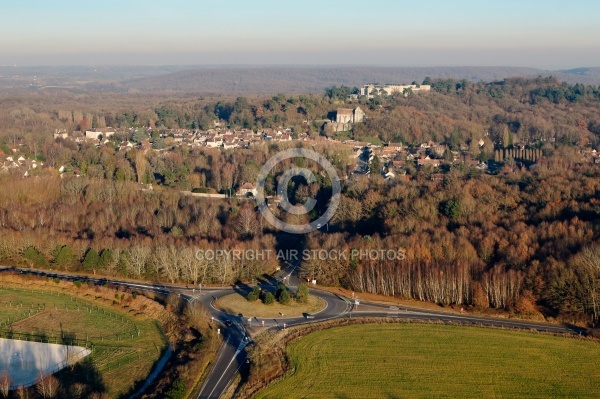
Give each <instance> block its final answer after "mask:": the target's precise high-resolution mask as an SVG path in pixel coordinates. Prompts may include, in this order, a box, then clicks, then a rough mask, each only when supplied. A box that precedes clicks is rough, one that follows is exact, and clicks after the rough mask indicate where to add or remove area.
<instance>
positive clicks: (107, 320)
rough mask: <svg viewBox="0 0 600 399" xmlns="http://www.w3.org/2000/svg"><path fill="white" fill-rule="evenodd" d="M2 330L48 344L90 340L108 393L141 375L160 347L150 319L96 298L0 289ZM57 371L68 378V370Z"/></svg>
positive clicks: (158, 334)
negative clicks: (138, 316) (106, 303)
mask: <svg viewBox="0 0 600 399" xmlns="http://www.w3.org/2000/svg"><path fill="white" fill-rule="evenodd" d="M8 331H12V333H13V334H14V333H16V334H15V336H16V335H18V336H19V337H21V338H24V334H26V335H28V336H29V337H30V338H29V339H34V340H40V337H42V338H41V339H43V340H44V341H45V342H51V343H54V342H56V343H61V342H62V343H70V340H71V339H74V340H75V342H74V344H76V345H77V344H79V345H82V344H84V342H82V341H90V342H91V343H93V345H94V351H93V352H92V354H91V355H90V356H89V361H90V362H91V367H93V368H94V369H95V370H96V371H97V372H99V373H100V375H101V377H102V383H103V385H104V386H105V387H106V389H107V390H108V392H109V394H110V395H111V397H118V396H119V395H121V394H123V393H125V392H127V391H128V390H129V389H130V388H131V386H132V385H133V383H134V382H135V381H138V380H143V379H145V377H146V376H147V375H148V374H149V373H150V370H151V368H152V365H153V364H154V362H155V361H156V360H157V359H158V358H159V356H160V351H161V349H162V348H164V347H165V345H166V342H165V338H164V336H163V334H162V332H161V330H160V328H159V326H158V325H157V324H156V322H155V321H154V320H150V319H145V318H135V319H134V318H133V317H131V316H130V315H127V314H125V313H124V312H120V311H118V310H116V309H114V308H111V307H110V306H107V305H105V304H103V303H101V302H98V301H86V300H82V299H81V298H76V297H73V296H69V295H65V294H63V293H57V292H52V291H48V290H31V289H14V288H5V287H0V332H3V334H5V335H4V336H5V337H6V334H7V332H8ZM138 331H139V335H138ZM88 371H89V370H88ZM61 373H62V374H64V375H63V377H66V378H67V379H69V378H71V377H72V376H69V373H70V371H66V370H65V371H63V372H61ZM73 377H76V376H73Z"/></svg>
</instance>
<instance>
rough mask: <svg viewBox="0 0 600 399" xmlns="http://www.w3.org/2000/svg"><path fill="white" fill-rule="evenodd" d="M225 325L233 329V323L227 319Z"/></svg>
mask: <svg viewBox="0 0 600 399" xmlns="http://www.w3.org/2000/svg"><path fill="white" fill-rule="evenodd" d="M225 325H226V326H227V327H231V326H232V325H233V323H232V322H231V320H229V319H227V320H225Z"/></svg>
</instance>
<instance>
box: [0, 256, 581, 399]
mask: <svg viewBox="0 0 600 399" xmlns="http://www.w3.org/2000/svg"><path fill="white" fill-rule="evenodd" d="M2 270H13V271H17V272H21V273H27V274H36V275H43V276H48V277H52V278H53V277H58V278H61V279H67V280H90V281H93V282H94V283H98V284H106V283H111V284H114V285H120V286H124V287H129V288H131V289H136V290H142V291H150V292H156V293H162V294H169V293H177V294H179V295H180V296H181V297H182V298H183V299H185V300H186V301H188V302H193V301H199V302H200V303H202V304H203V305H204V306H205V307H206V309H208V311H209V313H210V315H211V317H212V318H213V321H212V322H213V323H215V325H216V326H218V327H217V328H220V331H221V335H222V339H223V344H222V345H221V349H220V350H219V353H218V354H217V358H216V361H215V362H214V363H213V366H212V367H213V368H212V370H211V372H210V373H209V375H208V377H207V379H206V381H205V383H204V385H203V387H202V389H201V391H200V394H199V395H198V398H199V399H213V398H219V397H220V396H221V395H222V393H223V392H224V391H225V389H226V388H227V386H228V385H229V384H230V382H231V380H232V379H233V378H234V377H235V376H236V375H237V373H238V371H239V369H240V368H241V367H242V366H243V365H244V363H245V362H246V359H247V353H246V349H245V348H246V345H248V344H249V342H250V341H249V338H248V336H247V334H246V327H247V326H254V327H256V326H258V327H261V326H263V325H264V328H265V329H268V328H283V327H284V323H285V326H286V327H287V326H294V325H299V324H306V323H316V322H321V321H325V320H330V319H335V318H341V317H350V318H352V317H392V318H402V319H412V320H431V321H443V322H455V323H462V324H473V325H482V326H494V327H504V328H513V329H525V330H536V331H543V332H552V333H568V334H580V333H583V332H584V331H585V330H584V329H581V328H578V327H573V326H566V325H556V324H548V323H539V322H529V321H523V320H517V319H505V318H491V317H479V316H471V315H463V314H454V313H447V312H440V311H433V310H423V309H417V308H409V307H397V306H390V305H382V304H378V303H370V302H360V304H359V305H356V304H355V303H354V301H352V300H350V299H348V298H344V297H341V296H339V295H336V294H333V293H330V292H326V291H320V290H317V289H312V290H311V295H315V296H317V297H319V298H321V299H323V300H324V301H325V302H326V304H327V306H326V308H325V309H324V310H323V311H321V312H319V313H316V314H314V315H313V316H314V318H313V319H307V318H306V317H292V318H279V319H270V318H264V319H263V318H261V319H258V318H253V319H251V320H248V319H247V318H245V317H243V316H241V315H231V314H227V313H225V312H222V311H220V310H218V309H216V308H215V307H214V306H213V302H214V301H215V300H216V299H217V298H218V297H220V296H223V295H228V294H231V293H233V292H236V290H239V287H233V288H229V287H228V288H221V289H202V291H201V292H199V291H198V290H192V289H187V288H183V287H181V286H175V285H163V284H152V283H148V284H145V283H137V282H131V281H126V280H119V279H114V280H113V279H106V278H95V277H82V276H77V275H71V274H68V273H62V272H54V271H52V272H50V271H43V270H32V269H21V268H12V267H8V268H2V267H0V271H2ZM280 282H285V283H286V284H287V285H288V287H290V288H291V289H292V290H294V289H296V288H297V286H298V285H299V280H298V277H297V273H296V266H295V265H291V264H288V265H285V266H284V268H283V269H282V270H281V271H279V272H278V273H277V274H276V275H275V276H274V280H273V281H271V282H269V281H267V282H263V283H261V284H262V286H263V287H267V288H268V287H269V286H270V287H276V286H277V284H279V283H280ZM246 288H247V287H246ZM246 317H247V316H246ZM227 321H230V322H231V324H232V325H231V326H227V325H226V322H227ZM263 322H264V324H263Z"/></svg>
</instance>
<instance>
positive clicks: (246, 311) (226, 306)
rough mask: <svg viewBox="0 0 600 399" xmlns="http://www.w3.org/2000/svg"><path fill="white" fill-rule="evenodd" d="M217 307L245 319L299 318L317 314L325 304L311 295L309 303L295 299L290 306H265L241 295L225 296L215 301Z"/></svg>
mask: <svg viewBox="0 0 600 399" xmlns="http://www.w3.org/2000/svg"><path fill="white" fill-rule="evenodd" d="M215 307H216V308H218V309H220V310H223V311H225V312H227V313H230V314H242V315H244V317H282V314H283V315H284V316H283V317H297V316H302V314H303V313H316V312H319V311H320V310H323V309H324V308H325V302H323V301H322V300H321V299H319V298H317V297H315V296H312V295H310V296H309V297H308V302H307V303H298V302H296V301H295V300H294V299H292V300H291V301H290V303H289V304H288V305H282V304H280V303H279V302H274V303H272V304H270V305H265V304H264V303H262V301H260V300H256V301H254V302H249V301H248V300H247V299H246V298H244V297H243V296H242V295H240V294H229V295H225V296H223V297H221V298H219V299H217V300H216V301H215Z"/></svg>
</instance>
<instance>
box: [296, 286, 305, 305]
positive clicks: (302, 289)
mask: <svg viewBox="0 0 600 399" xmlns="http://www.w3.org/2000/svg"><path fill="white" fill-rule="evenodd" d="M296 301H298V302H300V303H306V302H308V287H307V286H306V284H300V286H299V287H298V292H297V293H296Z"/></svg>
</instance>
